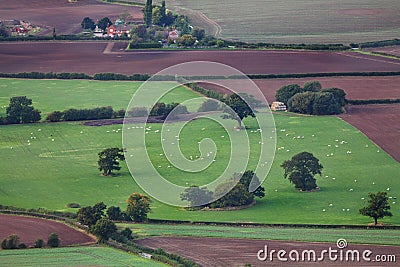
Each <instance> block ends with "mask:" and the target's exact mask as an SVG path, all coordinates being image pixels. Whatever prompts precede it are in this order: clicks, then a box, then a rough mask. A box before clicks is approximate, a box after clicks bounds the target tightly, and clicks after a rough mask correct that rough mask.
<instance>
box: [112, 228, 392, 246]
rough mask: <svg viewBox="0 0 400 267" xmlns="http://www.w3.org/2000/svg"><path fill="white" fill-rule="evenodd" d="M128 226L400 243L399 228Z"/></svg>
mask: <svg viewBox="0 0 400 267" xmlns="http://www.w3.org/2000/svg"><path fill="white" fill-rule="evenodd" d="M118 226H119V227H121V228H125V227H128V228H130V229H131V230H132V232H133V233H135V234H136V235H138V237H139V238H144V237H149V236H194V237H218V238H245V239H266V240H293V241H303V242H335V241H336V240H337V239H339V238H344V239H346V240H347V241H348V242H349V243H352V244H355V243H359V244H380V245H400V230H376V229H371V230H362V229H332V228H330V229H322V228H287V227H232V226H210V225H207V226H206V225H196V224H190V225H188V224H118Z"/></svg>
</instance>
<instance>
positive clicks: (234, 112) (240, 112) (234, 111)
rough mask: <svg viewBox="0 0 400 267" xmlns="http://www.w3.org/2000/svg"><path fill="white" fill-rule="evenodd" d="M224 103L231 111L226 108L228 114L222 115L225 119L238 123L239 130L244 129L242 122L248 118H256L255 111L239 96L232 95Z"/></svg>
mask: <svg viewBox="0 0 400 267" xmlns="http://www.w3.org/2000/svg"><path fill="white" fill-rule="evenodd" d="M223 102H224V103H225V104H226V105H228V106H229V107H230V108H231V109H229V108H225V110H224V111H225V112H226V113H227V114H224V115H222V118H223V119H232V120H236V121H237V122H238V129H242V128H243V127H242V120H243V119H244V118H246V117H249V116H250V117H253V118H254V117H255V116H256V115H255V114H254V112H253V110H252V109H251V108H250V107H249V105H247V103H246V101H244V100H243V99H242V98H241V97H240V96H239V95H237V94H232V95H230V96H228V97H227V98H225V99H224V100H223Z"/></svg>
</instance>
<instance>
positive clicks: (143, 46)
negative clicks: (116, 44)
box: [128, 43, 162, 49]
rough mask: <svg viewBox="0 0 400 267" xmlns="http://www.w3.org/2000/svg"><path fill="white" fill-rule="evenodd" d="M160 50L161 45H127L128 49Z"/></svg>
mask: <svg viewBox="0 0 400 267" xmlns="http://www.w3.org/2000/svg"><path fill="white" fill-rule="evenodd" d="M151 48H162V44H161V43H129V45H128V49H151Z"/></svg>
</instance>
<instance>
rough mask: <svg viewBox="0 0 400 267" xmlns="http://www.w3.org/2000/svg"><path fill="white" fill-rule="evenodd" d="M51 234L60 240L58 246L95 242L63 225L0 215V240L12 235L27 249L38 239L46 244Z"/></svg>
mask: <svg viewBox="0 0 400 267" xmlns="http://www.w3.org/2000/svg"><path fill="white" fill-rule="evenodd" d="M51 233H56V234H57V235H58V237H59V238H60V246H70V245H77V244H88V243H94V242H96V240H95V239H94V238H92V237H90V236H88V235H86V234H85V233H83V232H80V231H78V230H75V229H73V228H71V227H69V226H67V225H65V224H62V223H59V222H56V221H51V220H45V219H40V218H34V217H24V216H13V215H4V214H1V215H0V238H1V239H3V238H6V237H8V236H10V235H12V234H16V235H18V236H19V237H20V242H21V243H25V244H26V245H27V246H28V247H29V246H33V245H34V244H35V241H36V240H37V239H39V238H41V239H43V240H44V241H45V242H47V238H48V236H49V235H50V234H51Z"/></svg>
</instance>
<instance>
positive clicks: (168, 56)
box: [0, 42, 400, 74]
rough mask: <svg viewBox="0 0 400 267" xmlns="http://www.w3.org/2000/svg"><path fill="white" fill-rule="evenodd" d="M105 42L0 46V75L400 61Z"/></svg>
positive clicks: (371, 66) (254, 70) (319, 67)
mask: <svg viewBox="0 0 400 267" xmlns="http://www.w3.org/2000/svg"><path fill="white" fill-rule="evenodd" d="M106 46H107V43H106V42H36V43H32V42H29V43H24V42H19V43H0V61H1V62H2V64H1V65H0V72H6V73H16V72H30V71H40V72H85V73H87V74H94V73H100V72H114V73H122V74H133V73H150V74H154V73H157V72H158V71H160V70H162V69H164V68H167V67H170V66H173V65H175V64H179V63H184V62H188V61H213V62H219V63H223V64H227V65H229V66H232V67H234V68H237V69H238V70H240V71H242V72H244V73H246V74H274V73H275V74H283V73H315V72H354V71H357V72H367V71H398V70H399V69H400V61H398V60H395V59H388V58H382V57H377V56H369V55H361V54H357V53H352V52H316V51H275V50H266V51H206V50H201V51H166V50H147V51H132V52H124V51H121V50H120V49H121V44H116V45H114V47H113V48H112V52H111V53H109V52H107V53H103V51H104V50H105V48H106Z"/></svg>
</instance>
